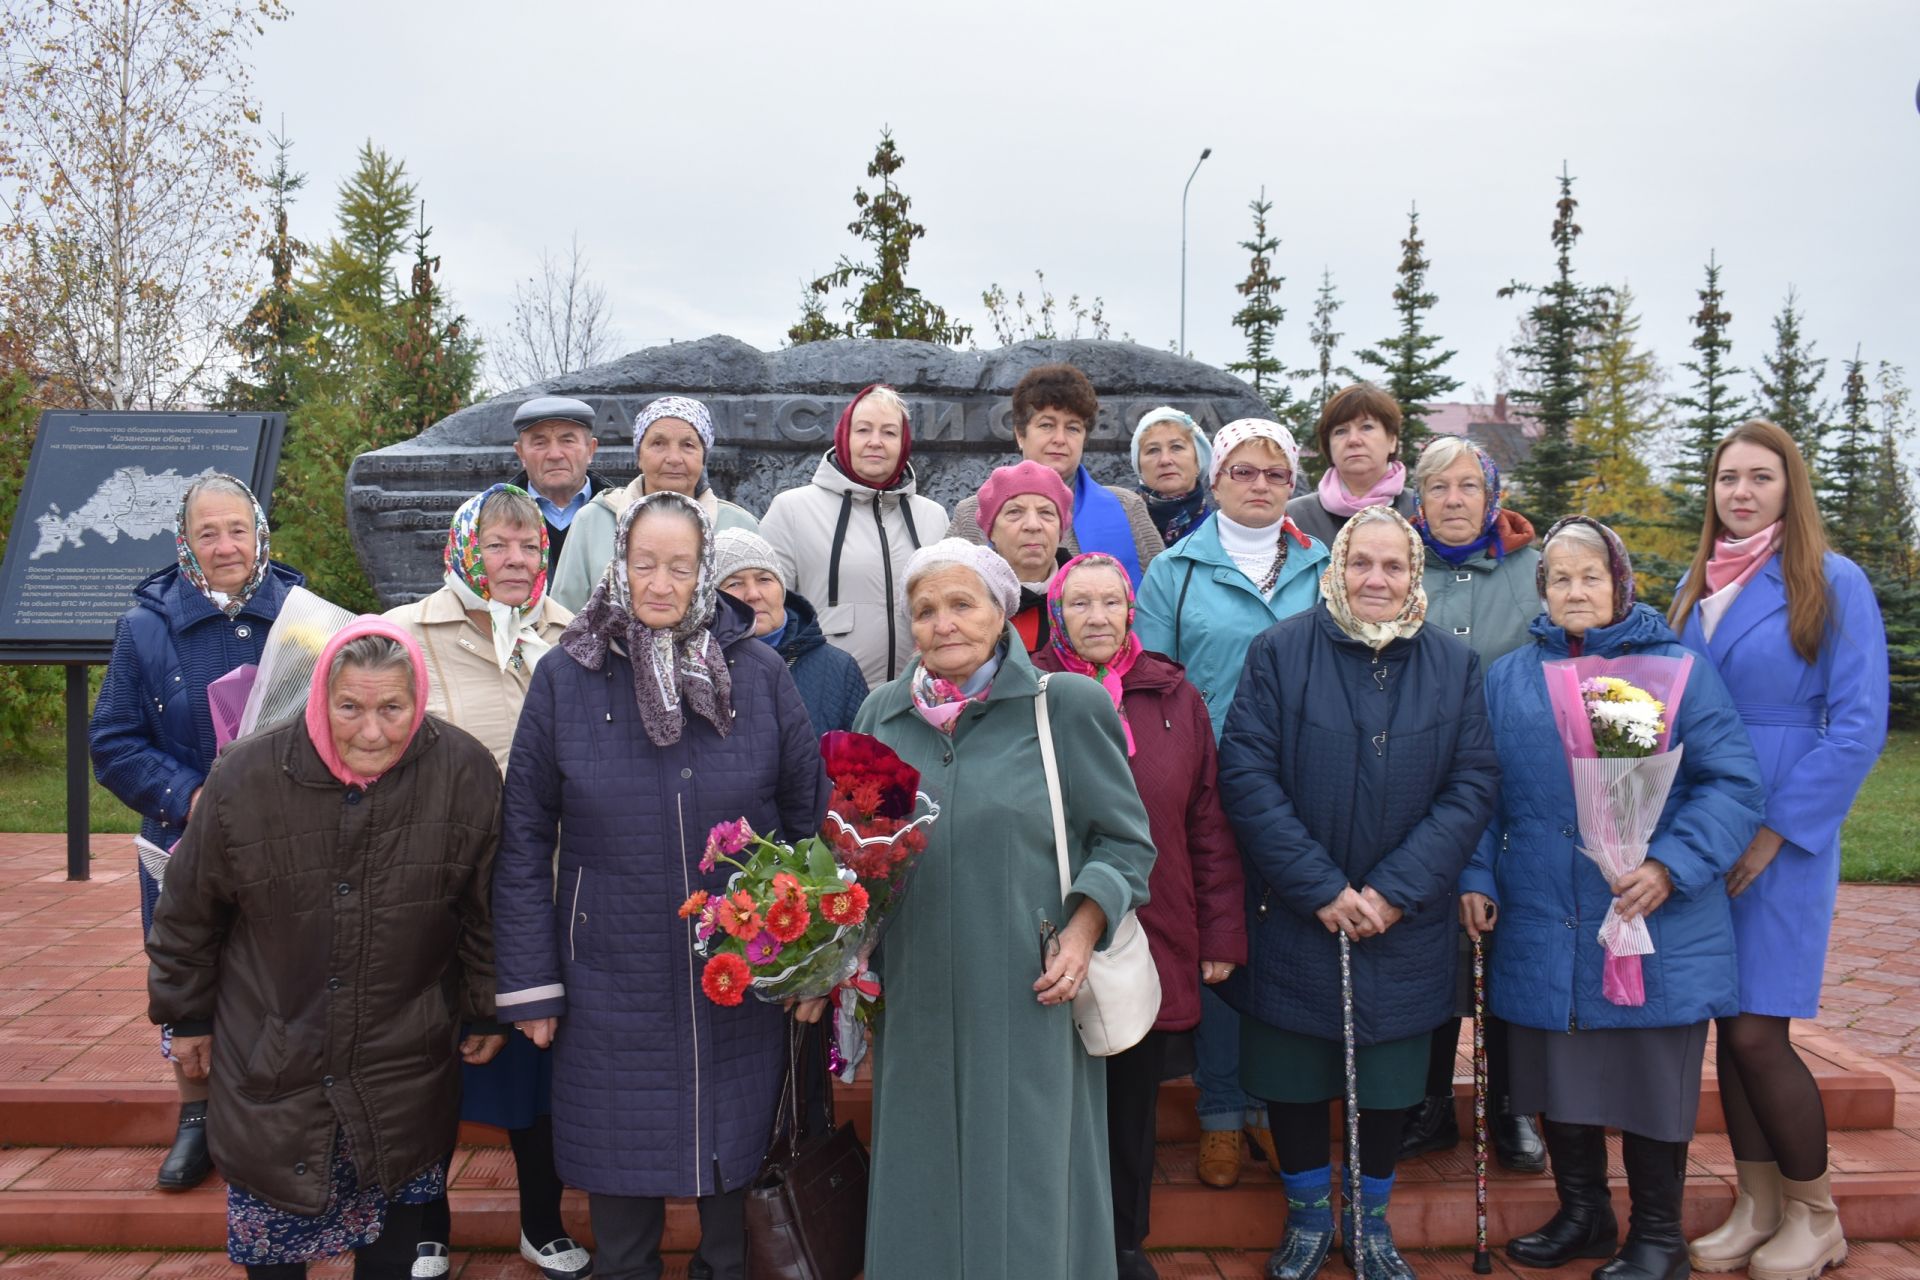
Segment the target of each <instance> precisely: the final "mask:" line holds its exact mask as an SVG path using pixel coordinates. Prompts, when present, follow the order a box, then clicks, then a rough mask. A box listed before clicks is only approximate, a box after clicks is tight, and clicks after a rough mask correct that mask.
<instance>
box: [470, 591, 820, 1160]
mask: <svg viewBox="0 0 1920 1280" xmlns="http://www.w3.org/2000/svg"><path fill="white" fill-rule="evenodd" d="M752 619H753V615H752V612H751V611H750V610H749V609H748V608H747V607H746V606H745V605H742V604H740V603H739V602H738V601H735V600H733V599H732V598H731V597H728V596H725V595H722V596H721V597H720V601H719V606H718V612H717V613H716V615H715V618H714V622H713V628H712V630H713V635H714V638H715V639H717V640H718V641H719V642H720V644H721V646H722V647H723V648H724V649H725V651H726V655H727V662H728V665H729V666H730V667H731V668H732V676H733V692H732V702H733V713H734V720H733V730H732V732H731V733H729V734H728V735H727V736H726V737H724V738H722V737H721V736H720V735H719V734H718V733H716V732H715V731H714V729H713V726H712V725H710V724H708V723H707V722H706V721H705V720H703V719H700V718H699V717H697V716H689V717H688V718H687V724H686V728H685V729H684V730H683V731H682V733H681V735H680V740H679V741H678V742H676V743H674V744H672V745H671V746H666V747H656V746H654V745H653V743H652V741H651V740H650V739H649V738H648V737H647V734H646V729H645V728H644V727H643V726H642V724H641V722H640V710H639V707H638V706H637V705H636V703H635V701H634V694H633V669H632V667H631V666H630V665H629V663H628V662H627V659H626V658H625V657H624V656H623V655H621V654H619V653H618V652H616V653H612V654H609V655H608V657H607V661H606V663H605V664H604V665H603V667H602V669H601V670H599V671H589V670H587V669H586V668H585V667H583V666H581V665H580V664H579V663H578V662H577V661H575V660H574V659H573V657H572V656H571V655H569V654H568V653H567V652H566V651H565V650H564V649H560V648H558V647H556V648H555V649H553V650H552V651H551V652H550V653H548V654H547V656H546V657H544V658H542V659H541V660H540V665H539V666H538V667H536V668H534V673H533V682H532V684H531V686H530V687H529V688H528V690H527V701H526V705H525V707H524V708H523V709H522V711H521V713H520V725H519V728H518V729H517V730H516V731H515V733H514V738H513V753H512V756H511V757H510V759H509V762H508V767H507V783H506V799H505V813H504V817H503V823H502V838H501V842H500V853H499V855H498V857H497V858H496V860H495V862H494V882H493V910H494V949H495V957H496V959H495V963H496V970H497V974H498V990H497V995H496V1005H497V1007H498V1009H499V1017H500V1020H501V1021H502V1022H515V1021H524V1020H527V1019H532V1018H546V1017H557V1018H559V1019H560V1026H559V1033H558V1036H557V1037H556V1040H555V1043H554V1047H553V1055H554V1062H553V1138H554V1158H555V1163H556V1165H557V1166H558V1168H559V1171H560V1176H561V1178H562V1179H564V1180H565V1181H566V1183H567V1184H568V1185H569V1186H575V1187H579V1188H582V1189H583V1190H586V1191H590V1192H599V1193H601V1194H605V1195H619V1196H690V1195H712V1194H715V1193H716V1192H721V1191H731V1190H734V1189H735V1188H738V1187H741V1186H743V1185H745V1184H746V1182H747V1181H748V1180H749V1179H750V1178H752V1177H753V1175H754V1174H755V1173H756V1172H757V1171H758V1170H759V1167H760V1162H761V1158H762V1157H763V1156H764V1154H765V1153H766V1148H767V1139H768V1136H769V1134H770V1132H771V1130H772V1125H773V1111H774V1100H775V1095H776V1094H777V1093H778V1091H779V1087H780V1078H781V1072H782V1070H783V1067H784V1063H785V1046H786V1036H785V1031H784V1026H785V1022H786V1015H785V1014H783V1013H782V1012H781V1010H780V1008H779V1006H777V1005H770V1004H764V1003H762V1002H761V1001H759V1000H758V999H755V998H754V997H752V996H749V997H748V998H747V999H746V1000H745V1002H743V1003H742V1004H740V1005H738V1006H736V1007H734V1008H731V1009H726V1008H721V1007H720V1006H718V1005H716V1004H714V1003H713V1002H712V1001H711V1000H709V999H708V998H707V997H706V995H705V994H704V993H703V992H702V991H701V989H700V971H701V968H702V967H703V966H704V964H705V960H704V959H703V958H702V957H700V956H698V955H696V954H695V952H694V949H693V944H694V938H693V926H692V922H691V921H686V920H681V919H680V918H679V917H678V915H677V914H676V911H677V909H678V907H679V906H680V903H681V902H682V901H684V900H685V899H686V897H687V896H688V894H690V893H692V892H693V891H694V890H695V889H707V890H709V891H717V890H720V889H722V888H724V887H725V882H726V875H725V874H724V873H725V870H726V868H725V867H724V864H723V866H722V869H721V870H720V871H715V872H712V873H709V874H702V873H701V871H700V869H699V865H698V864H699V862H700V859H701V855H702V853H703V851H704V850H705V847H706V840H707V832H708V831H709V830H710V829H711V828H712V827H713V826H714V824H716V823H719V822H726V821H731V820H733V819H735V818H740V817H745V818H746V819H747V821H748V822H749V823H750V824H752V826H753V829H754V830H756V831H763V832H768V833H774V834H782V835H785V836H786V837H788V838H798V837H802V836H806V835H809V834H811V833H812V832H814V831H815V830H816V829H817V828H818V827H819V825H820V820H821V818H822V816H823V815H824V813H825V810H826V803H827V794H828V793H827V785H826V773H825V770H824V769H823V768H822V767H821V763H820V752H819V745H818V743H819V740H818V739H817V738H816V737H815V736H814V732H813V725H812V723H811V722H810V721H809V720H808V718H807V709H806V707H805V706H804V705H803V704H802V703H801V701H800V694H799V692H798V691H797V690H796V689H795V688H794V685H793V679H792V677H791V676H789V675H788V673H787V665H786V663H784V662H782V661H781V660H780V657H779V655H778V654H776V653H775V652H774V651H773V650H772V649H771V648H769V647H768V646H767V645H764V644H762V643H760V642H759V641H758V640H755V639H753V620H752ZM556 846H557V847H558V850H559V860H558V874H559V878H558V900H557V902H556V900H555V864H554V851H555V848H556Z"/></svg>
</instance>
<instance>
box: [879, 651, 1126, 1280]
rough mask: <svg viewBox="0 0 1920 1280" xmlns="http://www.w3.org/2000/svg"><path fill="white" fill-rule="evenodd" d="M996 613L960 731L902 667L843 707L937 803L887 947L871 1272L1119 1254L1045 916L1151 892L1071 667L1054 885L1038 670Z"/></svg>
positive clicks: (1102, 1148) (1059, 680) (1108, 908)
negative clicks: (913, 686) (1048, 971)
mask: <svg viewBox="0 0 1920 1280" xmlns="http://www.w3.org/2000/svg"><path fill="white" fill-rule="evenodd" d="M1007 635H1008V638H1009V643H1008V644H1007V646H1006V652H1007V657H1006V658H1005V660H1004V661H1003V662H1002V664H1001V667H1000V670H999V672H998V673H997V674H996V675H995V677H994V680H993V685H992V688H991V690H990V691H989V693H988V695H987V697H986V699H985V700H984V701H983V702H980V703H977V704H975V705H973V706H970V707H968V708H967V709H966V710H965V711H963V712H962V713H961V715H960V719H959V722H958V724H957V726H956V729H955V733H954V736H953V737H952V738H948V737H947V736H946V735H944V734H942V733H940V732H939V731H938V730H936V729H934V728H933V727H932V726H931V725H929V724H928V723H927V722H926V721H925V720H924V719H922V718H921V716H920V714H919V713H918V712H917V711H915V710H914V707H913V702H912V698H911V697H910V695H909V693H908V679H909V678H910V677H911V675H912V674H913V673H912V671H909V673H908V676H907V677H903V678H901V679H899V680H895V681H893V682H891V683H889V684H886V685H883V686H881V687H880V688H879V689H877V690H875V691H874V693H873V695H872V696H871V697H869V698H868V699H867V701H866V704H865V705H864V706H863V707H862V708H861V709H860V715H859V718H858V720H856V721H855V724H854V727H855V728H856V729H857V730H859V731H861V732H863V733H870V734H872V735H874V736H875V737H877V738H879V739H880V740H881V741H883V742H885V743H886V744H887V745H889V746H891V747H892V748H893V749H894V750H895V751H897V752H899V753H900V755H901V756H902V757H903V758H904V759H905V760H906V761H907V763H909V764H911V765H913V766H914V767H915V768H916V769H918V770H920V779H921V782H920V785H921V789H922V790H924V791H925V792H926V793H927V794H928V795H929V796H931V797H933V798H934V799H935V800H937V801H938V802H939V804H940V817H939V819H938V820H937V821H936V822H934V824H933V826H932V829H931V833H930V838H929V840H928V846H927V851H926V853H925V854H924V855H922V858H921V861H920V864H919V867H918V868H917V869H916V871H915V872H914V878H913V882H912V885H911V887H910V889H909V891H908V894H907V897H906V899H905V900H904V901H903V902H902V903H901V905H900V909H899V911H898V913H897V914H896V915H895V916H894V919H893V922H892V924H891V925H889V926H888V932H887V935H886V941H885V943H884V944H883V945H882V947H881V953H880V968H881V972H882V981H883V983H884V985H885V997H886V1012H885V1013H884V1014H883V1015H882V1017H881V1021H880V1024H879V1031H878V1035H877V1037H876V1040H875V1048H874V1077H873V1140H874V1141H873V1168H872V1179H871V1186H872V1194H871V1198H870V1201H869V1207H868V1215H867V1270H866V1274H867V1280H941V1278H942V1277H951V1278H952V1280H963V1278H964V1280H1003V1278H1013V1280H1026V1278H1028V1277H1033V1276H1056V1277H1062V1278H1063V1280H1105V1278H1106V1277H1109V1276H1112V1275H1113V1273H1114V1266H1115V1263H1114V1254H1113V1205H1112V1196H1111V1193H1110V1191H1109V1182H1108V1166H1107V1087H1106V1064H1105V1063H1104V1062H1103V1061H1101V1060H1100V1059H1097V1058H1091V1057H1088V1056H1087V1053H1086V1051H1085V1050H1083V1049H1082V1048H1081V1046H1080V1038H1079V1034H1078V1032H1076V1031H1075V1030H1074V1027H1073V1021H1072V1017H1071V1012H1070V1008H1071V1007H1070V1006H1067V1005H1054V1006H1051V1007H1048V1006H1043V1005H1041V1004H1040V1003H1039V1002H1038V1000H1037V999H1036V998H1035V995H1034V991H1033V983H1034V980H1035V979H1036V978H1038V977H1039V976H1040V937H1039V924H1038V918H1039V917H1040V916H1042V915H1044V916H1046V917H1047V918H1048V919H1049V920H1051V921H1052V922H1053V923H1054V924H1056V925H1060V926H1064V925H1065V924H1066V921H1067V920H1068V918H1069V917H1070V916H1071V915H1072V913H1073V911H1074V909H1075V908H1077V907H1078V906H1079V904H1080V902H1081V900H1082V898H1083V897H1085V898H1091V899H1092V900H1093V901H1094V902H1096V903H1098V904H1099V905H1100V909H1101V910H1102V911H1104V912H1105V913H1106V916H1107V920H1108V922H1109V926H1110V927H1111V925H1112V924H1113V923H1116V922H1118V921H1119V919H1120V917H1121V916H1122V915H1124V914H1125V913H1126V912H1127V911H1128V910H1131V909H1135V908H1138V907H1139V906H1140V905H1141V904H1143V903H1144V902H1146V900H1147V875H1148V873H1149V872H1150V871H1151V870H1152V869H1153V858H1154V849H1153V843H1152V839H1151V836H1150V835H1149V833H1148V828H1147V814H1146V810H1145V808H1144V807H1143V806H1142V805H1141V803H1140V797H1139V794H1138V793H1137V792H1136V791H1135V790H1134V785H1133V774H1132V772H1131V771H1130V770H1129V769H1128V768H1127V756H1126V744H1125V742H1124V740H1123V739H1122V737H1121V730H1120V719H1119V716H1118V714H1117V713H1116V712H1115V711H1114V708H1113V702H1112V700H1111V699H1110V698H1108V697H1107V694H1106V691H1105V690H1103V689H1102V688H1101V687H1100V686H1099V685H1098V684H1096V683H1095V682H1094V681H1092V680H1089V679H1087V678H1086V677H1084V676H1076V675H1056V676H1054V677H1052V679H1051V680H1050V681H1049V682H1048V687H1047V697H1048V711H1049V713H1050V715H1051V717H1052V721H1053V733H1054V744H1055V754H1056V756H1057V758H1058V760H1059V765H1060V782H1061V789H1062V791H1063V793H1064V796H1065V803H1066V812H1067V839H1068V850H1069V866H1070V869H1071V871H1072V885H1073V892H1072V893H1071V894H1070V895H1069V897H1068V900H1067V901H1066V902H1064V903H1063V902H1062V901H1061V898H1060V873H1059V867H1058V862H1057V860H1056V858H1055V855H1054V846H1053V826H1052V816H1051V813H1052V811H1051V809H1050V808H1049V805H1048V801H1047V785H1046V777H1045V774H1044V773H1043V772H1042V768H1041V763H1040V746H1039V738H1038V735H1037V733H1036V731H1035V723H1034V707H1033V698H1034V694H1035V692H1036V690H1037V688H1038V685H1037V683H1036V673H1035V671H1034V669H1033V667H1032V665H1031V664H1029V663H1028V661H1027V654H1026V647H1025V646H1024V645H1023V644H1022V643H1021V642H1020V639H1019V637H1018V636H1016V635H1014V633H1013V631H1012V628H1008V631H1007ZM1106 942H1107V940H1106V938H1102V939H1101V941H1100V944H1099V945H1100V946H1102V947H1104V946H1105V945H1106Z"/></svg>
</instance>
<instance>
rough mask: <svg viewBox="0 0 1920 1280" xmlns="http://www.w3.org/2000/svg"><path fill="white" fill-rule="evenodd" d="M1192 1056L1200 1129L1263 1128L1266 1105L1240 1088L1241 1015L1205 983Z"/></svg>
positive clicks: (1194, 1033)
mask: <svg viewBox="0 0 1920 1280" xmlns="http://www.w3.org/2000/svg"><path fill="white" fill-rule="evenodd" d="M1193 1057H1194V1067H1193V1083H1194V1086H1195V1087H1196V1088H1197V1089H1198V1090H1199V1092H1200V1096H1199V1099H1198V1101H1197V1103H1196V1105H1195V1108H1194V1109H1195V1110H1196V1111H1198V1112H1199V1113H1200V1128H1201V1129H1202V1130H1204V1131H1207V1132H1214V1131H1222V1130H1231V1129H1238V1128H1240V1127H1241V1126H1242V1125H1247V1126H1252V1127H1257V1128H1262V1129H1264V1128H1266V1125H1267V1109H1266V1107H1265V1106H1264V1105H1263V1104H1261V1103H1260V1102H1259V1101H1258V1100H1256V1099H1253V1098H1249V1097H1248V1096H1247V1095H1246V1094H1245V1093H1244V1092H1242V1091H1241V1088H1240V1015H1239V1014H1237V1013H1235V1012H1234V1011H1233V1010H1232V1009H1230V1008H1228V1007H1227V1002H1226V1001H1224V1000H1222V999H1221V998H1220V997H1219V996H1217V995H1215V994H1214V992H1213V988H1211V987H1208V986H1205V985H1203V986H1201V988H1200V1025H1199V1026H1197V1027H1195V1028H1194V1029H1193Z"/></svg>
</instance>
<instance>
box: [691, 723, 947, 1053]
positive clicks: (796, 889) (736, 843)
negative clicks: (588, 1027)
mask: <svg viewBox="0 0 1920 1280" xmlns="http://www.w3.org/2000/svg"><path fill="white" fill-rule="evenodd" d="M820 754H821V756H822V757H823V758H824V759H825V761H826V767H827V776H828V777H829V778H830V779H831V780H832V782H833V797H832V799H831V800H830V801H829V802H828V808H827V817H826V821H825V824H824V825H823V827H822V829H821V831H820V833H819V834H818V835H814V836H808V837H806V838H804V839H801V840H797V841H795V842H794V843H792V844H783V843H781V842H780V841H778V840H771V839H768V838H767V837H766V836H763V835H761V834H759V833H758V832H756V831H754V830H753V828H752V827H751V826H749V825H748V824H747V821H746V819H744V818H740V819H736V820H735V821H732V822H722V823H720V824H719V825H718V826H716V827H714V828H713V830H712V831H710V832H709V833H708V834H707V848H706V856H705V857H703V858H702V859H701V862H700V869H701V870H702V871H711V870H713V869H714V868H715V867H717V866H719V865H720V864H722V863H725V864H726V865H728V866H730V867H732V868H734V872H733V875H732V876H731V877H729V879H728V881H727V887H726V889H725V890H724V891H723V892H721V893H718V894H710V893H708V892H707V891H706V890H704V889H703V890H701V891H699V892H698V893H695V894H693V895H692V896H691V897H689V898H688V899H687V900H686V901H685V902H683V903H682V904H681V905H680V915H681V918H683V919H692V920H693V921H694V936H695V938H696V939H697V941H698V944H699V947H700V950H701V954H703V955H705V956H706V957H707V963H706V968H705V969H704V970H703V971H702V973H701V978H700V986H701V989H702V990H704V991H705V992H706V993H707V998H708V999H710V1000H712V1001H713V1002H714V1003H716V1004H721V1005H737V1004H739V1003H740V1002H741V1001H742V1000H744V999H745V998H746V995H747V992H749V991H751V992H753V994H754V995H756V996H758V997H759V998H760V999H762V1000H765V1001H768V1002H770V1003H772V1002H779V1001H784V1000H811V999H814V998H815V997H819V996H827V995H832V996H834V997H835V1019H834V1023H835V1027H834V1029H835V1036H834V1050H833V1052H834V1057H835V1061H834V1063H833V1069H834V1071H835V1073H836V1074H839V1075H841V1076H842V1078H843V1079H851V1078H852V1075H853V1068H854V1067H855V1066H856V1065H857V1064H858V1063H859V1061H860V1058H861V1057H862V1056H864V1054H865V1053H866V1034H865V1023H867V1022H868V1021H870V1020H871V1018H872V1014H873V1012H874V1010H875V1009H876V1008H877V1005H878V1001H879V996H880V984H879V980H878V979H877V978H875V977H874V976H873V975H872V974H871V973H869V972H868V970H867V960H868V959H869V958H870V957H871V956H872V955H873V950H874V948H875V947H876V946H878V945H879V942H880V934H881V932H882V930H884V929H885V927H886V925H887V922H888V921H889V920H890V919H891V918H892V915H893V913H894V912H895V911H896V910H898V909H899V906H900V902H901V900H902V898H903V897H904V896H905V894H906V890H907V882H908V879H909V877H910V876H911V875H912V873H913V869H914V867H915V866H916V865H917V864H918V862H919V859H920V855H921V854H922V853H924V852H925V851H926V847H927V836H926V828H927V825H928V824H929V823H931V822H932V821H933V820H934V819H935V818H937V817H939V816H940V806H939V805H937V804H935V803H934V802H933V801H932V800H930V799H928V798H927V796H926V794H925V793H924V792H922V791H920V790H919V785H920V775H919V774H918V773H917V772H916V771H915V770H914V769H912V768H911V767H909V766H908V765H907V764H906V762H905V761H903V760H901V759H900V757H899V756H898V755H896V754H895V753H894V752H893V750H892V749H891V748H889V747H888V746H886V745H885V744H884V743H882V742H880V741H879V740H878V739H877V738H871V737H868V736H867V735H865V734H860V733H829V734H827V735H826V736H825V737H823V738H822V739H821V742H820Z"/></svg>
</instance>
